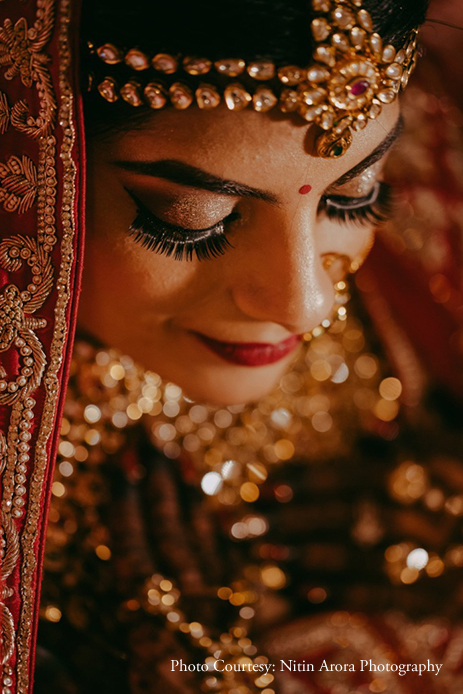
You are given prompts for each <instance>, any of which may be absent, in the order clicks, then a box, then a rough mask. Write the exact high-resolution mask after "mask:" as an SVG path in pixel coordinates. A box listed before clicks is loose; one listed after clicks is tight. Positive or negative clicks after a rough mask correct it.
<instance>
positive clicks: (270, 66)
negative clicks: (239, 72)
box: [247, 60, 275, 81]
mask: <svg viewBox="0 0 463 694" xmlns="http://www.w3.org/2000/svg"><path fill="white" fill-rule="evenodd" d="M247 71H248V75H249V76H250V77H252V78H253V79H255V80H262V81H263V80H271V79H272V78H273V77H275V65H274V63H272V62H270V61H269V60H256V61H254V62H252V63H249V65H248V67H247Z"/></svg>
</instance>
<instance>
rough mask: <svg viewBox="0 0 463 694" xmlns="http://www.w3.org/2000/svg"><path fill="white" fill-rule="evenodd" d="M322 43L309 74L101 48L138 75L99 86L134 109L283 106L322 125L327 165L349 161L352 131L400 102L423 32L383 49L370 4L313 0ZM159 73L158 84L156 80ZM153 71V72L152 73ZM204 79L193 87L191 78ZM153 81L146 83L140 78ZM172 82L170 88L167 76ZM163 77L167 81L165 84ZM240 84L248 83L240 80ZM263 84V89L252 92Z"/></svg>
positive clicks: (320, 147) (320, 145)
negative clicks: (219, 80) (222, 82)
mask: <svg viewBox="0 0 463 694" xmlns="http://www.w3.org/2000/svg"><path fill="white" fill-rule="evenodd" d="M311 2H312V9H313V13H314V19H313V20H312V24H311V28H312V34H313V38H314V41H315V49H314V51H313V55H312V58H313V62H312V64H311V65H309V66H308V67H299V66H296V65H282V66H277V65H275V63H273V62H271V61H269V60H258V61H252V62H248V63H246V62H245V61H244V60H242V59H238V58H228V59H224V60H216V61H215V62H212V61H211V60H209V59H207V58H198V57H195V56H179V55H175V56H174V55H169V54H167V53H157V54H156V55H154V56H150V55H148V54H147V53H144V52H143V51H140V50H138V49H131V50H129V51H128V52H126V53H124V52H123V51H121V50H120V49H118V48H117V47H116V46H114V45H113V44H111V43H106V44H104V45H103V46H100V47H99V48H97V49H96V54H97V56H98V58H99V59H100V60H102V61H103V63H105V64H106V65H117V64H124V63H125V66H127V67H128V68H131V69H132V70H134V71H135V72H136V73H137V74H136V76H135V77H134V78H133V79H129V80H127V81H125V82H124V83H123V84H121V86H119V85H118V83H117V81H116V79H115V78H114V77H110V76H108V77H105V79H103V80H102V81H101V82H99V83H98V84H97V89H98V91H99V93H100V94H101V96H102V97H103V98H104V99H106V101H109V102H115V101H117V100H118V99H119V98H122V99H123V100H124V101H126V102H127V103H129V104H131V105H132V106H142V105H143V104H146V105H148V106H150V107H151V108H153V109H160V108H164V107H165V106H167V105H168V104H169V103H170V104H172V105H173V106H174V107H175V108H177V109H180V110H182V109H186V108H188V107H189V106H190V105H191V104H193V103H196V104H197V105H198V106H199V108H201V109H203V110H210V109H214V108H216V107H217V106H218V105H219V104H220V103H221V101H222V99H223V100H224V101H225V104H226V106H227V107H228V108H229V109H230V110H231V111H241V110H242V109H244V108H246V107H247V106H249V105H250V104H252V108H254V110H255V111H259V112H263V113H265V112H267V111H269V110H270V109H272V108H275V107H279V109H280V110H281V111H283V112H284V113H290V112H297V113H298V114H299V115H300V116H302V118H304V119H305V120H306V121H308V122H311V123H315V124H316V125H318V126H319V127H320V128H321V129H322V130H324V133H323V134H322V135H320V136H319V137H318V139H317V144H316V149H317V154H318V155H319V156H321V157H324V158H337V157H340V156H342V155H343V154H344V153H345V152H346V151H347V149H348V148H349V147H350V145H351V142H352V137H353V136H352V130H354V131H358V130H362V129H363V128H364V127H365V126H366V125H367V123H368V120H369V119H370V118H371V119H374V118H377V117H378V116H379V114H380V113H381V109H382V107H383V105H384V104H390V103H391V102H393V101H394V100H395V99H396V97H397V95H398V94H399V92H400V90H401V89H403V88H404V87H405V86H406V84H407V82H408V79H409V76H410V73H411V72H412V70H413V68H414V67H415V64H416V54H417V34H418V31H417V29H414V30H413V31H412V32H411V34H410V36H409V38H408V39H407V41H406V43H405V45H404V46H403V48H402V49H401V50H399V51H396V49H395V48H394V46H392V45H390V44H388V45H386V46H383V42H382V39H381V37H380V35H379V34H377V33H376V32H374V31H373V23H372V20H371V16H370V14H369V12H367V11H366V10H365V9H363V8H362V0H311ZM153 70H154V72H155V74H156V78H155V79H152V75H151V74H150V73H152V72H153ZM148 71H149V73H148ZM182 72H183V73H186V75H187V76H192V77H194V78H198V77H199V78H200V79H203V78H204V82H202V81H201V82H200V83H199V85H197V86H196V88H195V87H194V86H190V84H188V79H191V78H189V77H187V76H184V78H183V79H184V81H182V78H181V76H179V77H178V81H177V75H178V73H182ZM214 72H215V73H216V75H221V76H224V77H225V78H231V81H230V82H229V83H227V84H226V86H225V87H224V88H223V89H220V88H219V87H218V86H216V85H214V84H210V83H208V82H207V75H210V74H213V73H214ZM143 73H145V74H147V73H148V74H150V78H149V79H148V80H144V83H143V82H142V80H141V79H140V77H141V76H142V75H143ZM171 75H175V77H170V80H171V81H170V83H169V84H168V83H167V82H165V81H164V82H163V80H162V76H164V77H165V78H166V77H167V76H171ZM159 78H160V79H159ZM236 78H240V79H241V81H237V80H236ZM253 84H256V86H255V87H253V86H251V85H253Z"/></svg>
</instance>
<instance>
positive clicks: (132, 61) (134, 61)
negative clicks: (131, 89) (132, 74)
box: [125, 48, 150, 71]
mask: <svg viewBox="0 0 463 694" xmlns="http://www.w3.org/2000/svg"><path fill="white" fill-rule="evenodd" d="M125 64H126V65H128V66H129V67H131V68H132V70H137V71H138V70H146V69H147V68H149V66H150V61H149V59H148V56H147V55H145V53H142V52H141V51H139V50H137V49H136V48H132V49H131V50H130V51H129V52H128V53H127V54H126V56H125Z"/></svg>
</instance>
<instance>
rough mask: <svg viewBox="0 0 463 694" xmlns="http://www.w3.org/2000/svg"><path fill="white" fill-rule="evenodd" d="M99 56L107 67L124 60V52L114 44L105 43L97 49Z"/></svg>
mask: <svg viewBox="0 0 463 694" xmlns="http://www.w3.org/2000/svg"><path fill="white" fill-rule="evenodd" d="M96 52H97V55H98V57H99V58H101V60H102V61H103V62H104V63H106V64H107V65H116V64H117V63H121V62H122V60H123V59H124V56H123V54H122V52H121V51H120V50H119V49H118V48H117V47H116V46H114V45H113V44H112V43H105V44H104V45H103V46H100V48H97V51H96Z"/></svg>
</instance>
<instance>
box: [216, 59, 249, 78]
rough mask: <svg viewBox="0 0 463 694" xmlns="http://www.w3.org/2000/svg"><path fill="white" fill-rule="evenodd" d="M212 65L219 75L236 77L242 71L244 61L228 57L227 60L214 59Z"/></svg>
mask: <svg viewBox="0 0 463 694" xmlns="http://www.w3.org/2000/svg"><path fill="white" fill-rule="evenodd" d="M214 67H215V69H216V70H217V72H218V73H219V74H220V75H226V77H238V75H241V74H242V73H243V72H244V69H245V67H246V63H245V61H244V60H240V59H234V58H229V59H227V60H216V61H215V63H214Z"/></svg>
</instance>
